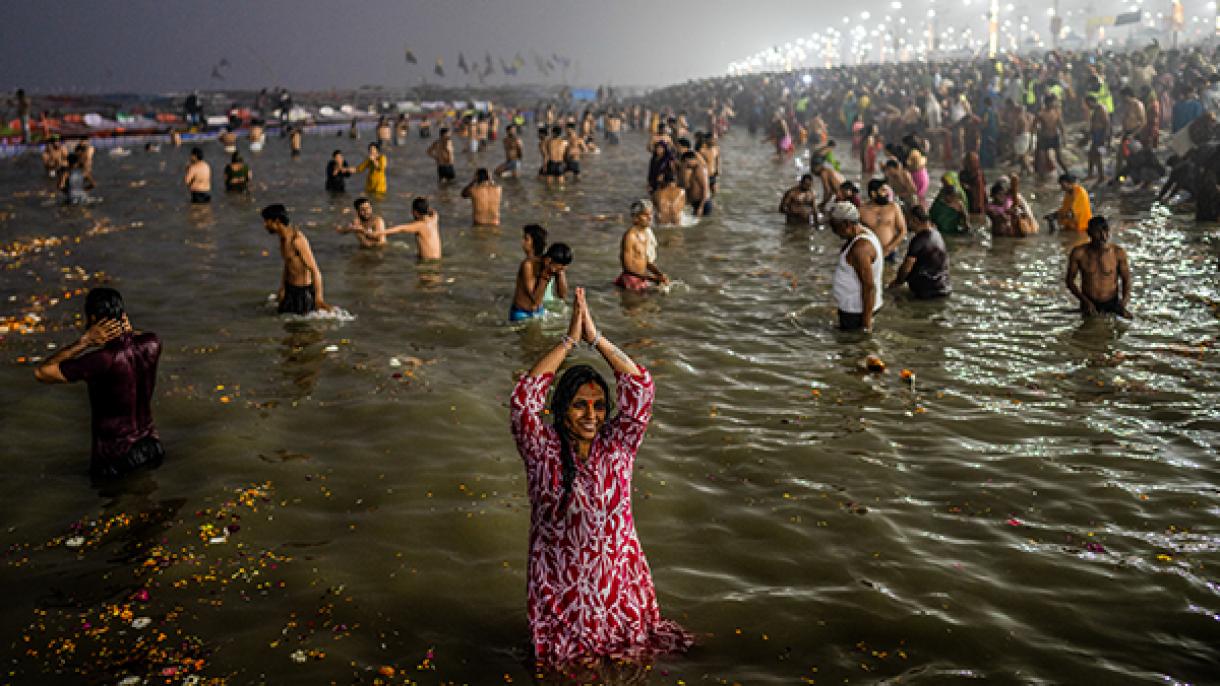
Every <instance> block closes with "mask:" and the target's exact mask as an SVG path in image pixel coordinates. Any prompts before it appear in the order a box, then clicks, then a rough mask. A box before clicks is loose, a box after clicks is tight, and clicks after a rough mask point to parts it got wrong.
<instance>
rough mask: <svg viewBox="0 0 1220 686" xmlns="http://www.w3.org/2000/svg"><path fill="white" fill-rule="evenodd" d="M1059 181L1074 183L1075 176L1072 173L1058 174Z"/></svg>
mask: <svg viewBox="0 0 1220 686" xmlns="http://www.w3.org/2000/svg"><path fill="white" fill-rule="evenodd" d="M1059 183H1076V177H1075V175H1073V174H1060V175H1059Z"/></svg>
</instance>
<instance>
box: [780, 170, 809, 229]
mask: <svg viewBox="0 0 1220 686" xmlns="http://www.w3.org/2000/svg"><path fill="white" fill-rule="evenodd" d="M816 201H817V196H816V194H815V193H814V191H813V174H805V175H804V176H802V177H801V180H800V183H798V184H797V185H795V186H793V187H792V188H789V189H788V190H787V191H784V197H783V198H781V199H780V201H779V212H780V213H781V214H783V215H784V216H785V217H787V219H788V223H789V224H805V225H808V224H812V223H813V219H814V217H815V215H816V214H817V211H816V210H815V209H814V203H815V202H816Z"/></svg>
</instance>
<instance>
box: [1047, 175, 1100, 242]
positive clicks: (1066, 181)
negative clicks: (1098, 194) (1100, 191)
mask: <svg viewBox="0 0 1220 686" xmlns="http://www.w3.org/2000/svg"><path fill="white" fill-rule="evenodd" d="M1059 187H1060V188H1062V189H1063V204H1062V205H1060V206H1059V209H1058V210H1057V211H1055V212H1051V213H1050V214H1048V215H1046V221H1047V223H1049V225H1050V230H1051V231H1054V230H1056V229H1058V228H1063V229H1065V230H1066V229H1074V230H1076V231H1084V230H1086V229H1088V228H1089V220H1090V219H1092V218H1093V208H1092V206H1091V205H1090V204H1089V194H1088V192H1086V191H1085V189H1084V187H1083V186H1081V185H1080V183H1079V182H1078V181H1077V180H1076V177H1075V176H1072V175H1071V174H1064V175H1062V176H1060V177H1059Z"/></svg>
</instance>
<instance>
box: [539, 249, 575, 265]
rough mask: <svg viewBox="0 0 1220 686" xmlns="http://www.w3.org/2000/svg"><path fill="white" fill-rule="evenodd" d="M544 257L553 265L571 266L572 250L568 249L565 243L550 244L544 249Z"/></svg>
mask: <svg viewBox="0 0 1220 686" xmlns="http://www.w3.org/2000/svg"><path fill="white" fill-rule="evenodd" d="M545 257H546V258H547V259H549V260H550V261H552V262H554V263H555V264H562V265H563V266H565V267H566V266H568V265H569V264H572V249H571V248H570V247H568V244H567V243H552V244H551V246H550V247H549V248H547V249H546V255H545Z"/></svg>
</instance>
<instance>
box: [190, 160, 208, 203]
mask: <svg viewBox="0 0 1220 686" xmlns="http://www.w3.org/2000/svg"><path fill="white" fill-rule="evenodd" d="M185 182H186V189H187V190H188V191H190V193H191V202H192V203H195V204H196V205H200V204H204V203H208V202H211V201H212V168H211V167H209V166H208V163H207V162H204V161H203V150H201V149H200V148H191V161H190V162H188V163H187V165H186V179H185Z"/></svg>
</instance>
